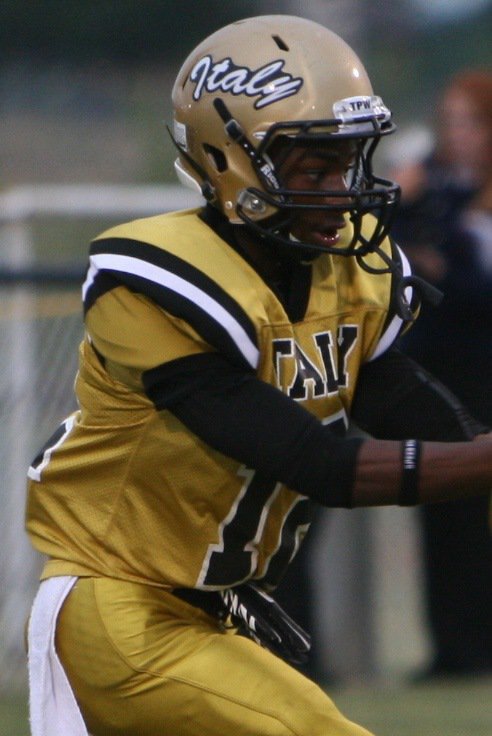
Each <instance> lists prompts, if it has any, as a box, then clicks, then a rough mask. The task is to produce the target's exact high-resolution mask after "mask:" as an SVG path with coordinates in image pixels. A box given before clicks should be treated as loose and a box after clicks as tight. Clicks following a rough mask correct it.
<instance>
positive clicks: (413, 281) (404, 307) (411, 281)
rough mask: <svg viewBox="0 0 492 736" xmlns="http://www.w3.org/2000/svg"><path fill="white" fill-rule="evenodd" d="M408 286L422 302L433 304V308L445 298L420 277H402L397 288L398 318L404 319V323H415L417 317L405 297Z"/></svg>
mask: <svg viewBox="0 0 492 736" xmlns="http://www.w3.org/2000/svg"><path fill="white" fill-rule="evenodd" d="M407 286H411V287H413V288H414V289H415V290H416V291H417V293H418V295H419V297H420V298H421V300H422V301H423V302H427V304H431V305H432V306H433V307H437V306H438V305H439V304H440V303H441V301H442V298H443V296H444V295H443V293H442V291H440V290H439V289H437V288H436V287H435V286H433V285H432V284H430V283H429V282H428V281H425V279H423V278H421V277H420V276H415V275H413V274H412V275H411V276H402V277H401V278H400V280H399V281H398V284H397V287H396V309H397V313H398V316H399V317H401V318H402V320H403V321H404V322H414V321H415V315H414V313H413V311H412V308H411V305H410V303H409V301H408V299H407V298H406V296H405V289H406V288H407Z"/></svg>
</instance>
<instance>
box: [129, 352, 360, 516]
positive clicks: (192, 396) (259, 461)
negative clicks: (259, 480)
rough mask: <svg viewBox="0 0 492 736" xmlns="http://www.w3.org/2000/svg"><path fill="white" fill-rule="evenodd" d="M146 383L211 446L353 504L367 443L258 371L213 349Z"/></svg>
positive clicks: (167, 367)
mask: <svg viewBox="0 0 492 736" xmlns="http://www.w3.org/2000/svg"><path fill="white" fill-rule="evenodd" d="M143 382H144V388H145V391H146V393H147V395H148V396H149V398H150V399H151V400H152V401H153V403H154V405H155V406H156V408H157V409H159V410H162V409H167V410H169V411H170V412H172V413H173V414H174V415H175V416H176V417H177V418H178V419H179V420H180V421H181V422H182V423H183V424H184V425H185V426H186V427H188V429H190V430H191V431H192V432H193V433H194V434H196V435H197V436H198V437H199V438H200V439H201V440H203V442H205V443H206V444H207V445H209V446H210V447H211V448H213V449H215V450H218V451H219V452H221V453H222V454H224V455H227V456H229V457H232V458H234V459H235V460H237V461H239V462H242V463H244V464H245V465H246V466H247V467H249V468H252V469H255V470H257V471H258V472H259V473H261V474H262V475H264V476H265V477H267V478H269V479H272V480H275V481H281V482H282V483H285V484H286V485H287V486H288V487H289V488H292V489H293V490H296V491H297V492H299V493H302V494H303V495H306V496H310V497H311V498H313V499H315V500H317V501H318V502H320V503H322V504H323V505H325V506H332V507H336V506H344V507H349V506H350V505H351V491H352V487H353V483H354V472H355V465H356V455H357V451H358V449H359V446H360V444H361V442H362V440H361V439H359V438H350V439H344V438H341V437H338V436H336V435H335V433H334V432H333V431H332V430H331V429H330V427H329V426H324V425H323V424H322V423H321V422H320V421H319V420H318V419H316V418H315V417H314V416H313V415H311V414H310V413H309V412H308V411H306V410H305V409H303V408H302V407H301V406H299V405H298V404H296V402H294V401H292V399H290V398H288V397H287V396H285V395H284V394H283V393H282V392H281V391H280V390H278V389H276V388H275V387H273V386H270V385H269V384H267V383H265V382H264V381H261V380H259V379H258V378H257V377H256V376H255V375H254V374H253V373H246V372H244V371H242V370H240V369H236V368H234V366H232V365H231V363H229V362H228V361H227V360H226V359H225V358H223V357H222V356H220V355H219V354H216V353H209V354H202V355H198V356H190V357H186V358H182V359H179V360H176V361H172V362H170V363H166V364H164V365H162V366H159V367H157V368H154V369H152V370H149V371H146V372H145V373H144V374H143Z"/></svg>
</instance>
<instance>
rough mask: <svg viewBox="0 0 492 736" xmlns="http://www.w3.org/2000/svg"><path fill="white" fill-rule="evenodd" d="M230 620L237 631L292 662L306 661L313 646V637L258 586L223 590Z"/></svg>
mask: <svg viewBox="0 0 492 736" xmlns="http://www.w3.org/2000/svg"><path fill="white" fill-rule="evenodd" d="M220 595H221V597H222V600H223V601H224V604H225V606H226V608H227V611H228V614H229V616H230V619H231V622H232V624H233V625H234V626H236V627H237V629H238V633H239V634H243V635H244V636H247V637H249V638H250V639H254V641H256V642H257V643H258V644H261V645H262V646H263V647H265V648H266V649H269V650H270V651H272V652H273V653H274V654H277V655H278V656H279V657H281V658H282V659H285V660H287V661H288V662H290V663H291V664H303V663H304V662H306V660H307V655H308V652H309V650H310V649H311V637H310V636H309V634H307V633H306V632H305V631H304V630H303V629H302V628H301V627H300V626H299V625H298V624H296V622H295V621H293V620H292V619H291V618H290V616H288V615H287V613H286V612H285V611H284V610H283V609H282V608H281V607H280V606H279V605H278V603H277V602H276V601H274V600H273V598H271V596H269V595H268V594H267V593H265V592H264V591H263V590H261V589H260V588H258V587H257V586H256V585H250V584H245V585H240V586H238V587H237V588H228V589H227V590H222V591H220Z"/></svg>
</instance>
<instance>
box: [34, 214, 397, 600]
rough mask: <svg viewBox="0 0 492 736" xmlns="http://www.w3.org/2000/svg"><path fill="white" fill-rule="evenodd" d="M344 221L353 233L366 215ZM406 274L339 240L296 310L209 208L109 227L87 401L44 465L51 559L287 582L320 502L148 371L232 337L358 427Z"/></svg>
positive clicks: (246, 360)
mask: <svg viewBox="0 0 492 736" xmlns="http://www.w3.org/2000/svg"><path fill="white" fill-rule="evenodd" d="M370 227H372V224H370ZM342 232H343V233H346V235H345V237H350V224H347V227H346V228H345V230H344V231H342ZM383 248H384V249H385V250H386V251H387V252H388V253H389V251H390V249H391V248H392V245H391V244H390V243H389V242H385V243H384V244H383ZM373 258H374V259H377V258H378V257H377V256H372V255H371V256H369V257H368V262H369V264H371V262H372V265H374V266H378V265H380V264H379V263H376V260H374V261H371V259H373ZM402 267H403V272H404V274H405V273H406V272H407V269H408V264H407V263H406V260H405V258H404V257H403V256H402ZM391 281H392V276H391V274H388V273H385V274H380V275H371V274H369V273H367V272H366V271H365V270H363V269H362V268H361V267H360V266H359V265H358V263H357V261H356V259H355V258H352V257H350V258H347V257H333V256H330V255H323V256H321V257H319V258H318V259H317V260H315V261H314V263H313V264H312V281H311V289H310V295H309V301H308V305H307V309H306V312H305V315H304V317H303V318H302V319H301V320H300V321H297V322H292V321H291V320H290V319H289V317H288V315H287V314H286V311H285V309H284V307H283V306H282V304H281V302H280V301H279V299H278V297H277V296H276V295H275V294H274V292H273V291H272V290H271V289H270V288H269V287H268V286H267V284H266V283H265V281H264V280H263V279H262V278H261V277H260V276H259V275H258V273H257V272H256V271H255V270H254V269H253V268H252V267H251V266H250V265H249V264H248V263H247V262H246V261H245V260H244V259H243V258H242V256H241V255H240V254H239V253H238V252H236V251H235V250H234V249H233V248H232V247H231V246H230V245H228V244H227V243H226V242H225V241H224V240H223V239H222V238H221V237H220V236H219V235H218V234H217V233H216V232H215V231H214V230H212V229H211V228H210V227H209V226H208V225H207V224H206V223H205V222H204V221H203V220H202V219H201V218H200V216H199V211H198V210H190V211H183V212H176V213H171V214H166V215H161V216H157V217H151V218H146V219H142V220H137V221H135V222H132V223H127V224H125V225H121V226H118V227H115V228H113V229H111V230H109V231H107V232H105V233H104V234H103V235H101V236H100V237H99V238H98V239H97V240H96V241H94V243H93V245H92V248H91V254H90V264H89V268H88V273H87V278H86V281H85V284H84V287H83V298H84V309H85V320H86V337H85V340H84V341H83V343H82V345H81V347H80V370H79V373H78V376H77V379H76V394H77V399H78V403H79V409H78V411H76V412H75V413H74V414H73V415H72V416H70V417H69V418H68V419H67V420H66V421H65V422H64V423H63V424H62V426H61V427H60V428H59V429H58V430H57V432H56V433H55V434H54V435H53V437H52V438H51V440H50V441H49V442H48V443H47V445H46V446H45V447H44V448H43V449H42V450H41V452H40V453H39V455H38V456H37V458H36V459H35V461H34V462H33V464H32V466H31V468H30V469H29V481H28V485H29V488H28V491H29V493H28V508H27V528H28V531H29V534H30V536H31V539H32V541H33V544H34V545H35V547H36V548H37V549H38V550H40V551H41V552H43V553H45V554H46V555H48V557H49V561H48V562H47V565H46V567H45V570H44V573H43V575H44V576H45V577H49V576H52V575H57V574H74V575H93V576H108V577H114V578H120V579H124V580H128V581H136V582H143V583H147V584H153V585H157V586H163V587H197V588H201V589H204V590H214V589H219V588H223V587H227V586H230V585H234V584H237V583H239V582H241V581H244V580H247V579H251V578H255V579H261V580H262V581H263V582H264V583H265V585H267V586H271V587H274V586H275V585H276V583H277V582H278V580H279V577H280V576H281V574H282V572H283V571H284V569H285V567H286V565H287V564H288V563H289V561H290V560H291V559H292V557H293V556H294V554H295V553H296V551H297V549H298V546H299V544H300V542H301V540H302V538H303V536H304V534H305V532H306V530H307V528H308V526H309V520H310V508H311V502H310V501H309V499H307V498H306V497H305V496H303V495H301V494H299V493H297V492H295V491H293V490H292V489H289V488H286V487H285V486H283V485H282V484H281V483H279V482H276V481H275V479H273V480H272V479H271V478H264V477H261V475H260V474H258V473H256V472H255V471H254V470H253V469H251V468H247V467H245V466H244V465H241V463H239V462H237V461H236V460H234V459H232V458H230V457H226V456H225V455H222V454H221V453H220V452H217V451H216V450H213V449H211V448H210V447H209V446H207V445H206V444H205V443H204V442H203V441H202V440H201V439H200V438H199V437H197V436H196V435H194V434H193V433H192V432H191V431H190V430H188V429H187V428H186V427H185V426H184V425H183V424H182V423H181V422H180V421H179V420H178V419H177V418H176V417H175V416H174V415H173V414H172V413H171V412H170V411H168V410H157V409H156V408H155V406H154V404H153V403H152V401H151V400H150V399H149V398H148V396H147V395H146V394H145V392H144V389H143V384H142V373H143V372H144V371H146V370H149V369H151V368H154V367H156V366H160V365H163V364H166V363H167V362H169V361H174V360H176V359H179V358H183V357H185V356H193V355H199V354H203V353H207V352H219V353H220V354H222V355H224V356H226V357H227V359H228V360H230V361H231V363H233V364H234V365H237V366H239V367H242V368H244V370H245V371H249V372H252V373H254V374H256V376H257V377H258V378H260V379H261V380H262V381H265V382H266V383H268V384H271V385H272V386H275V387H277V388H278V389H279V390H280V391H282V392H284V393H285V394H287V395H288V396H290V397H291V398H292V400H293V401H296V402H298V403H299V404H301V405H302V406H303V407H305V408H306V409H307V410H308V411H309V412H311V413H312V414H314V415H315V416H316V417H318V418H319V419H320V420H321V421H322V422H325V423H331V424H332V425H333V428H334V430H335V431H340V430H342V431H343V430H344V429H345V428H346V427H347V424H348V416H349V413H350V405H351V401H352V397H353V393H354V388H355V385H356V383H357V376H358V372H359V369H360V366H361V365H362V364H363V363H364V362H365V361H369V360H372V359H374V358H375V357H377V356H378V355H380V354H381V353H382V352H384V350H385V349H386V348H387V347H389V345H391V343H392V342H393V341H394V339H395V338H396V336H397V335H398V333H399V331H400V329H401V327H402V320H401V319H400V318H399V317H398V316H397V315H396V314H393V313H392V311H391V307H390V304H391V292H392V283H391ZM101 356H103V358H104V360H101ZM244 410H245V411H246V412H247V411H248V407H247V406H246V407H245V408H244ZM211 421H213V418H211ZM272 442H275V438H272Z"/></svg>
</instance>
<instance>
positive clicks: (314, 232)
mask: <svg viewBox="0 0 492 736" xmlns="http://www.w3.org/2000/svg"><path fill="white" fill-rule="evenodd" d="M355 155H356V146H355V143H353V142H352V141H340V142H336V143H330V144H323V145H320V146H319V147H312V146H309V147H301V146H296V147H295V148H293V149H292V150H291V151H290V152H289V153H288V154H287V155H286V156H284V158H283V160H282V157H281V156H280V157H279V158H280V162H279V164H278V167H279V168H278V172H279V176H280V179H281V181H282V184H283V186H284V187H285V188H286V189H289V190H295V191H302V192H304V194H302V195H300V194H297V195H296V194H293V195H292V197H291V198H292V201H293V202H294V203H300V204H310V205H319V206H320V209H317V208H314V209H309V210H297V211H295V214H294V218H293V222H292V224H291V226H290V232H291V235H293V236H294V237H295V238H298V239H299V240H302V241H304V242H311V243H316V244H317V245H321V246H326V247H333V246H334V245H336V244H337V242H338V240H339V238H340V233H339V231H340V230H341V229H342V228H344V227H345V220H344V217H343V212H344V210H345V208H346V207H347V206H348V205H349V204H350V197H349V196H348V195H347V196H346V197H344V196H343V195H344V193H345V192H347V176H348V174H349V172H350V170H351V167H352V166H353V164H354V160H355ZM306 192H312V193H313V196H312V197H310V196H309V195H308V194H306ZM320 193H323V194H322V195H320ZM333 193H337V194H338V195H342V196H334V195H333ZM327 204H328V205H330V209H323V205H327Z"/></svg>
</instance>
